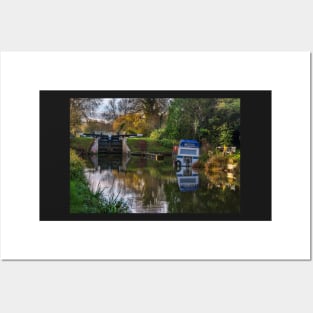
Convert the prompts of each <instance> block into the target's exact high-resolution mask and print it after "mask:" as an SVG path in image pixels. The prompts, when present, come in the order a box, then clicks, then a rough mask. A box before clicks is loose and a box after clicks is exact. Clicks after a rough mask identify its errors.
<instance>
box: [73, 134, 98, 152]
mask: <svg viewBox="0 0 313 313" xmlns="http://www.w3.org/2000/svg"><path fill="white" fill-rule="evenodd" d="M93 142H94V139H93V138H86V137H75V138H71V139H70V147H71V148H72V149H74V150H76V151H77V152H79V153H82V154H88V153H89V152H90V148H91V146H92V144H93Z"/></svg>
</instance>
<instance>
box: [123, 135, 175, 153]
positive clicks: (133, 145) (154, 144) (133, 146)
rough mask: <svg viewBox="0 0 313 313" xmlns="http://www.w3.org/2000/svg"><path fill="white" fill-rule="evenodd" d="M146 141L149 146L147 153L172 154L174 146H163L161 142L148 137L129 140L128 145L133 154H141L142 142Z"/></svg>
mask: <svg viewBox="0 0 313 313" xmlns="http://www.w3.org/2000/svg"><path fill="white" fill-rule="evenodd" d="M142 141H144V142H145V143H146V145H147V151H146V152H150V153H171V152H172V146H170V145H167V146H164V145H162V144H161V143H160V142H159V141H157V140H154V139H151V138H147V137H141V138H128V139H127V145H128V147H129V149H130V150H131V152H141V144H140V143H141V142H142Z"/></svg>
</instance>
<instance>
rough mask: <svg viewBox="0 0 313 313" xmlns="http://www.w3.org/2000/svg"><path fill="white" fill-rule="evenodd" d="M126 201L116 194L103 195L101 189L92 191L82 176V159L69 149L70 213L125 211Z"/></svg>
mask: <svg viewBox="0 0 313 313" xmlns="http://www.w3.org/2000/svg"><path fill="white" fill-rule="evenodd" d="M127 210H128V205H127V203H126V202H125V201H124V200H122V199H119V198H118V195H117V196H115V197H114V196H107V197H105V196H104V195H103V190H100V189H98V190H97V191H96V192H92V191H91V190H90V188H89V186H88V182H87V180H86V178H85V176H84V161H83V160H82V159H81V158H80V157H78V155H77V154H76V153H75V151H74V150H72V149H71V150H70V212H71V213H126V212H127Z"/></svg>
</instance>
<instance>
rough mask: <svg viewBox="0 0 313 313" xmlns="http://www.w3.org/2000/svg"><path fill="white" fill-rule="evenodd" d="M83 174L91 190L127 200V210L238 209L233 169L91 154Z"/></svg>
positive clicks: (141, 211)
mask: <svg viewBox="0 0 313 313" xmlns="http://www.w3.org/2000/svg"><path fill="white" fill-rule="evenodd" d="M86 161H87V162H86V163H87V166H86V168H85V175H86V178H87V180H88V182H89V186H90V188H91V189H92V190H93V191H96V190H99V189H100V190H103V197H109V196H110V197H112V196H114V197H117V198H118V199H123V200H124V201H126V203H127V204H128V207H129V213H209V214H210V213H212V214H219V213H221V214H223V213H239V211H240V184H239V181H240V179H238V177H234V175H233V174H232V173H225V172H218V173H214V174H210V175H209V174H208V173H206V171H205V170H204V169H202V170H197V171H196V170H193V169H191V168H180V169H175V168H174V167H173V163H172V158H171V157H168V158H165V160H164V161H154V160H149V159H144V158H140V157H131V158H127V157H122V156H112V155H111V156H107V155H103V156H97V155H95V156H92V157H91V158H90V159H88V160H86Z"/></svg>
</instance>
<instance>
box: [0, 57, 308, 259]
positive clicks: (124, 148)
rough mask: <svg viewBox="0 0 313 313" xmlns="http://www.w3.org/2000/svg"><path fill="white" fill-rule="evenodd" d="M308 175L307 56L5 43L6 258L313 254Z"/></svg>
mask: <svg viewBox="0 0 313 313" xmlns="http://www.w3.org/2000/svg"><path fill="white" fill-rule="evenodd" d="M296 147H299V149H297V148H296ZM309 169H310V53H308V52H4V53H1V258H3V259H79V260H92V259H98V260H102V259H103V260H109V259H110V260H116V259H122V260H138V259H149V260H151V259H152V260H254V259H258V260H308V259H310V253H311V251H310V170H309Z"/></svg>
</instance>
